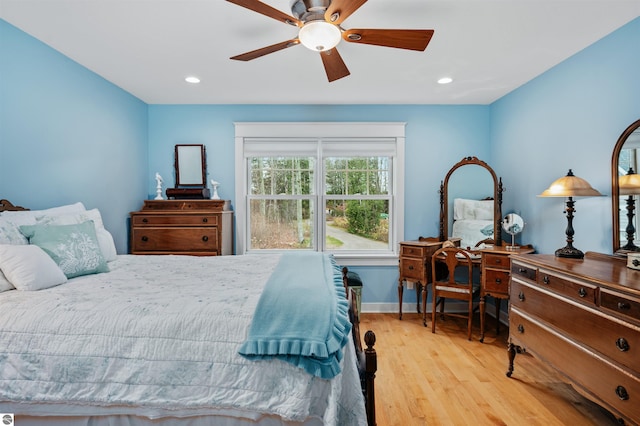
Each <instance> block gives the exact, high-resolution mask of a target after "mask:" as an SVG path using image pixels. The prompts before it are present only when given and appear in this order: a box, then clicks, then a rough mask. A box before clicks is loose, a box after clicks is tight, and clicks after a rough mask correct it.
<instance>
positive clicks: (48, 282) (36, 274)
mask: <svg viewBox="0 0 640 426" xmlns="http://www.w3.org/2000/svg"><path fill="white" fill-rule="evenodd" d="M0 269H2V272H3V273H4V275H5V276H6V277H7V280H8V281H9V282H10V283H11V284H13V286H15V288H16V289H18V290H22V291H32V290H42V289H44V288H49V287H54V286H56V285H59V284H62V283H65V282H67V277H66V276H65V275H64V273H63V272H62V270H61V269H60V267H59V266H58V265H56V263H55V262H54V261H53V259H51V257H50V256H49V255H48V254H47V253H45V252H44V251H43V250H42V249H41V248H40V247H38V246H32V245H6V244H2V245H0Z"/></svg>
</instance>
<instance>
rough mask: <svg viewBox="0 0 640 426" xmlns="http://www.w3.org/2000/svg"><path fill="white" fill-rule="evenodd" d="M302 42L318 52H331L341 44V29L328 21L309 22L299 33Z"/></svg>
mask: <svg viewBox="0 0 640 426" xmlns="http://www.w3.org/2000/svg"><path fill="white" fill-rule="evenodd" d="M298 38H299V39H300V42H301V43H302V44H303V45H304V46H305V47H306V48H308V49H311V50H314V51H316V52H322V51H325V50H331V49H333V48H334V47H336V46H337V45H338V43H340V40H341V39H342V33H341V32H340V29H339V28H338V27H337V26H335V25H333V24H330V23H328V22H326V21H313V22H307V23H306V24H304V26H303V27H302V28H301V29H300V32H299V33H298Z"/></svg>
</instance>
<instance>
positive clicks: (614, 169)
mask: <svg viewBox="0 0 640 426" xmlns="http://www.w3.org/2000/svg"><path fill="white" fill-rule="evenodd" d="M638 129H640V119H638V120H636V121H634V122H633V123H632V124H631V125H630V126H629V127H627V128H626V129H625V130H624V132H622V134H621V135H620V137H619V138H618V141H617V142H616V145H615V147H614V148H613V154H612V156H611V213H612V219H613V221H612V222H611V224H612V226H611V229H612V231H613V238H612V242H613V253H614V254H624V253H622V252H621V251H620V248H621V247H622V245H621V242H620V190H619V176H618V159H619V157H620V151H622V147H623V146H624V144H625V142H626V141H627V139H628V138H629V136H631V134H632V133H633V132H635V131H636V130H638ZM636 235H637V233H636Z"/></svg>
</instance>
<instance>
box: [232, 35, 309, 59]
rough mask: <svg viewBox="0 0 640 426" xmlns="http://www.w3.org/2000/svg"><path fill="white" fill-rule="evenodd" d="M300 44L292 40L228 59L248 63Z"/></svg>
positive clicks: (298, 41) (296, 40)
mask: <svg viewBox="0 0 640 426" xmlns="http://www.w3.org/2000/svg"><path fill="white" fill-rule="evenodd" d="M298 44H300V40H298V39H297V38H294V39H293V40H287V41H283V42H282V43H277V44H272V45H271V46H267V47H263V48H261V49H256V50H252V51H251V52H247V53H243V54H241V55H236V56H232V57H231V58H230V59H235V60H237V61H250V60H252V59H256V58H259V57H261V56H264V55H268V54H269V53H273V52H277V51H278V50H282V49H286V48H287V47H291V46H295V45H298Z"/></svg>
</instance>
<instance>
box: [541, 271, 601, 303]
mask: <svg viewBox="0 0 640 426" xmlns="http://www.w3.org/2000/svg"><path fill="white" fill-rule="evenodd" d="M538 284H539V285H540V286H541V287H543V288H547V289H551V290H553V291H556V292H558V293H560V294H563V295H565V296H567V297H569V298H571V299H573V300H577V301H579V302H581V303H586V304H588V305H590V306H595V305H596V297H597V293H598V287H596V286H595V285H592V284H589V283H586V282H580V281H574V280H570V279H567V278H563V277H560V276H558V275H555V274H554V273H552V272H549V271H545V270H544V269H540V270H539V271H538Z"/></svg>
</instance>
